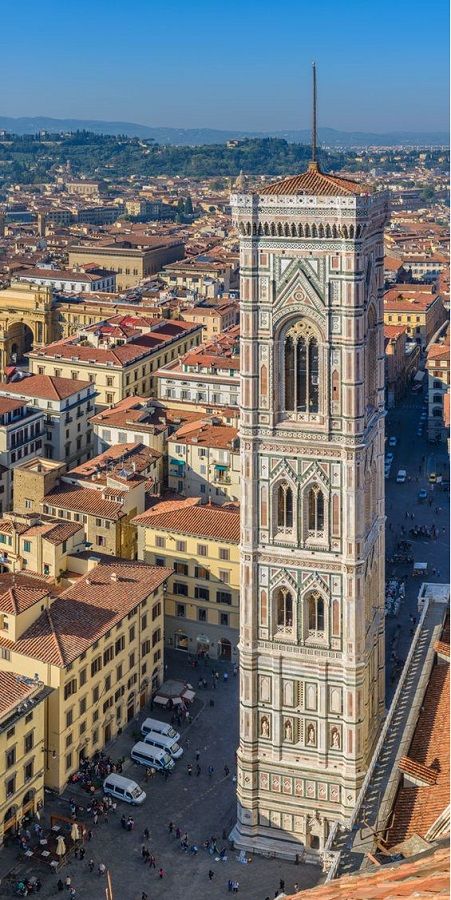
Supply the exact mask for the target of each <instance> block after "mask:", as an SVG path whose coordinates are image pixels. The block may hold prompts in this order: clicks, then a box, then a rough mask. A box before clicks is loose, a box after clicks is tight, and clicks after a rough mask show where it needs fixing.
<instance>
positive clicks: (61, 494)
mask: <svg viewBox="0 0 451 900" xmlns="http://www.w3.org/2000/svg"><path fill="white" fill-rule="evenodd" d="M43 505H44V506H52V507H55V508H57V509H69V510H72V511H74V512H81V513H85V514H86V515H89V516H99V517H100V518H102V519H112V520H116V519H120V518H121V517H122V516H124V515H125V513H124V511H123V507H122V504H121V503H115V502H113V501H111V500H105V499H104V498H103V496H102V492H101V491H96V490H93V489H92V488H83V487H75V486H73V485H71V484H64V485H61V486H60V487H57V488H55V489H54V490H53V491H50V493H48V494H46V496H45V497H44V500H43Z"/></svg>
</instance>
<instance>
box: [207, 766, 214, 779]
mask: <svg viewBox="0 0 451 900" xmlns="http://www.w3.org/2000/svg"><path fill="white" fill-rule="evenodd" d="M213 772H214V768H213V766H208V777H209V778H211V776H212V775H213Z"/></svg>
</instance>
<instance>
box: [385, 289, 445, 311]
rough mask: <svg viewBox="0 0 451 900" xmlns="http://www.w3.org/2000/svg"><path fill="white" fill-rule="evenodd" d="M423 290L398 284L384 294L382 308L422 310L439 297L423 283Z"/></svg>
mask: <svg viewBox="0 0 451 900" xmlns="http://www.w3.org/2000/svg"><path fill="white" fill-rule="evenodd" d="M424 288H425V290H424V291H418V290H415V291H411V290H409V285H399V287H397V288H391V289H390V290H389V291H386V292H385V294H384V309H385V310H390V311H393V312H416V311H418V312H424V311H426V310H427V309H429V307H430V306H432V304H433V303H435V301H436V300H437V298H438V297H440V294H433V293H431V291H430V290H428V288H427V285H424Z"/></svg>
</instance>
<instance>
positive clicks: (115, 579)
mask: <svg viewBox="0 0 451 900" xmlns="http://www.w3.org/2000/svg"><path fill="white" fill-rule="evenodd" d="M111 581H119V576H118V574H117V572H112V573H111Z"/></svg>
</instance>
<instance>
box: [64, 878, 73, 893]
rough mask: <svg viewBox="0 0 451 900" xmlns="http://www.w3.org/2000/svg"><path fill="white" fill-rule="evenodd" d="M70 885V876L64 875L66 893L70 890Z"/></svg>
mask: <svg viewBox="0 0 451 900" xmlns="http://www.w3.org/2000/svg"><path fill="white" fill-rule="evenodd" d="M71 883H72V879H71V877H70V875H66V881H65V884H66V890H67V891H69V890H70V886H71Z"/></svg>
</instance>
